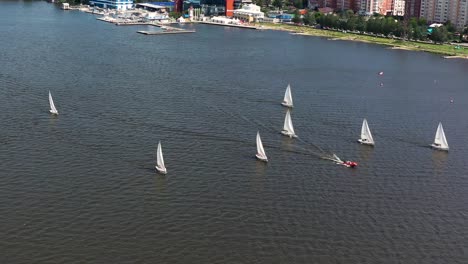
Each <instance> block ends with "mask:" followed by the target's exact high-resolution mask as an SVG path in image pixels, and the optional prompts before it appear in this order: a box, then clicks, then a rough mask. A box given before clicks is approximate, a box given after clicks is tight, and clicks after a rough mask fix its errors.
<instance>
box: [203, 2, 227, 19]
mask: <svg viewBox="0 0 468 264" xmlns="http://www.w3.org/2000/svg"><path fill="white" fill-rule="evenodd" d="M200 6H201V9H202V10H203V14H204V15H207V16H228V17H232V16H233V14H234V0H201V1H200Z"/></svg>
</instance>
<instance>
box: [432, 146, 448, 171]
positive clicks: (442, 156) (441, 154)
mask: <svg viewBox="0 0 468 264" xmlns="http://www.w3.org/2000/svg"><path fill="white" fill-rule="evenodd" d="M431 150H432V164H433V165H434V170H435V172H436V174H439V175H440V174H442V173H443V171H444V170H445V167H446V164H447V158H448V156H449V153H448V151H440V150H434V149H432V148H431Z"/></svg>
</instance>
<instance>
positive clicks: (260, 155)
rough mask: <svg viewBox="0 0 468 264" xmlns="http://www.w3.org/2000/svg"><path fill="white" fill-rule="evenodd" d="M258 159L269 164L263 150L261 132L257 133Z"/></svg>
mask: <svg viewBox="0 0 468 264" xmlns="http://www.w3.org/2000/svg"><path fill="white" fill-rule="evenodd" d="M255 157H257V159H259V160H261V161H265V162H268V158H267V156H266V154H265V149H263V144H262V139H261V138H260V132H258V131H257V154H256V155H255Z"/></svg>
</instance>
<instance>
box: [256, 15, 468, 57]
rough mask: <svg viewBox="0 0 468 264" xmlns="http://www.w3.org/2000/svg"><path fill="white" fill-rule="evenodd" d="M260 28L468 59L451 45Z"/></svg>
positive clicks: (284, 27) (291, 27) (287, 27)
mask: <svg viewBox="0 0 468 264" xmlns="http://www.w3.org/2000/svg"><path fill="white" fill-rule="evenodd" d="M258 26H263V28H265V29H273V30H283V31H291V32H294V33H297V34H301V35H309V36H319V37H326V38H331V39H338V40H351V41H361V42H367V43H375V44H381V45H387V46H391V47H393V48H396V49H405V50H415V51H427V52H431V53H436V54H441V55H445V56H458V57H461V58H465V59H468V48H467V47H462V48H461V49H455V48H454V46H453V45H449V44H429V43H421V42H413V41H402V40H397V39H389V38H381V37H373V36H367V35H360V34H354V33H343V32H339V31H331V30H322V29H315V28H311V27H304V26H296V25H287V24H273V23H260V24H258Z"/></svg>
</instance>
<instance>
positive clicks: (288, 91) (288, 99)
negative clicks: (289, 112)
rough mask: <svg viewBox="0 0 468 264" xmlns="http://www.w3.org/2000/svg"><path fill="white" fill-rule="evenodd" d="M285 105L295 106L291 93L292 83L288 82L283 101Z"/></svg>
mask: <svg viewBox="0 0 468 264" xmlns="http://www.w3.org/2000/svg"><path fill="white" fill-rule="evenodd" d="M281 104H282V105H283V106H286V107H291V108H292V107H293V99H292V95H291V85H289V84H288V87H287V88H286V92H285V93H284V99H283V102H282V103H281Z"/></svg>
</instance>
